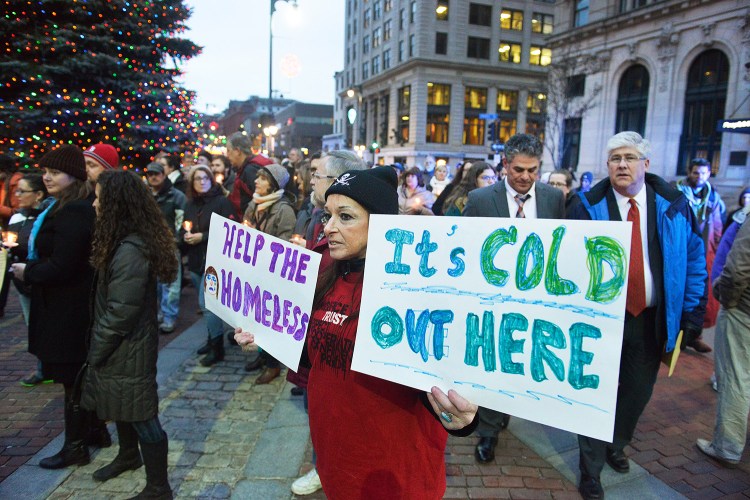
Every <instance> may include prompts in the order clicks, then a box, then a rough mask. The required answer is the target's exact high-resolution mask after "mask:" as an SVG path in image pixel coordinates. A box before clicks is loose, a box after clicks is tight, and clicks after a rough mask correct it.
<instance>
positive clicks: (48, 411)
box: [0, 287, 199, 482]
mask: <svg viewBox="0 0 750 500" xmlns="http://www.w3.org/2000/svg"><path fill="white" fill-rule="evenodd" d="M181 306H182V308H181V310H180V317H179V319H178V321H177V325H176V328H175V331H174V333H172V334H170V335H160V338H159V347H160V348H161V347H163V346H164V345H166V344H167V343H169V342H170V341H171V340H172V339H174V338H175V337H177V336H178V335H179V334H180V332H182V331H183V330H184V329H185V328H187V327H188V326H190V325H192V324H193V323H195V321H196V320H197V319H198V318H199V316H198V314H197V313H196V311H197V307H198V306H197V298H196V294H195V291H194V290H193V288H189V287H188V288H185V289H183V291H182V297H181ZM27 342H28V335H27V328H26V325H25V323H24V321H23V315H22V314H21V307H20V304H19V302H18V296H17V294H16V290H15V289H11V290H10V291H9V293H8V303H7V305H6V307H5V317H4V318H2V319H1V320H0V482H2V481H3V480H4V479H5V478H7V477H8V476H9V475H11V474H12V473H13V472H14V471H15V470H16V469H17V468H18V467H19V466H21V465H23V464H25V463H26V462H27V461H28V460H29V459H30V458H31V457H32V456H34V455H35V454H36V453H37V452H38V451H39V450H41V449H42V448H44V447H45V446H46V445H47V444H48V443H49V442H50V441H52V439H54V438H55V437H56V436H57V435H58V434H60V433H61V432H62V430H63V416H62V415H63V401H62V400H63V397H62V394H63V388H62V386H61V385H59V384H41V385H38V386H36V387H23V386H21V385H20V384H19V381H20V380H21V379H22V378H24V377H25V376H26V375H28V374H29V373H30V372H31V371H32V370H33V369H34V368H35V366H36V358H35V357H34V356H33V355H31V354H29V353H28V352H27Z"/></svg>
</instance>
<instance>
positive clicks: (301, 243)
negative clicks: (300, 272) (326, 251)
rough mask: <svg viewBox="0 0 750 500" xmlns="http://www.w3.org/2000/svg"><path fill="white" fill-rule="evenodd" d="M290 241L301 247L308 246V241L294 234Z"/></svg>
mask: <svg viewBox="0 0 750 500" xmlns="http://www.w3.org/2000/svg"><path fill="white" fill-rule="evenodd" d="M289 241H290V242H291V243H293V244H295V245H299V246H301V247H305V246H307V241H305V239H304V238H303V237H302V235H301V234H293V235H292V237H291V238H289Z"/></svg>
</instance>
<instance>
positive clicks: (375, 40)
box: [372, 28, 380, 49]
mask: <svg viewBox="0 0 750 500" xmlns="http://www.w3.org/2000/svg"><path fill="white" fill-rule="evenodd" d="M377 47H380V28H375V29H374V30H372V48H373V49H374V48H377Z"/></svg>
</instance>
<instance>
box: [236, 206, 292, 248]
mask: <svg viewBox="0 0 750 500" xmlns="http://www.w3.org/2000/svg"><path fill="white" fill-rule="evenodd" d="M245 220H247V221H249V222H250V223H251V224H252V225H253V227H255V229H257V230H258V231H262V232H264V233H266V234H270V235H271V236H276V237H277V238H280V239H282V240H284V241H289V239H290V238H291V237H292V234H293V231H294V225H295V223H296V222H297V218H296V216H295V215H294V207H292V202H291V201H290V200H289V198H287V197H286V196H282V197H281V198H280V199H279V200H278V201H277V202H276V203H274V204H273V205H271V206H270V207H268V208H266V209H265V210H261V211H260V212H258V210H257V207H256V205H255V202H254V201H251V202H250V204H249V205H248V206H247V211H245Z"/></svg>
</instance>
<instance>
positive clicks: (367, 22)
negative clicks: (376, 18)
mask: <svg viewBox="0 0 750 500" xmlns="http://www.w3.org/2000/svg"><path fill="white" fill-rule="evenodd" d="M362 27H363V28H365V29H367V28H369V27H370V9H365V13H364V18H363V19H362Z"/></svg>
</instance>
